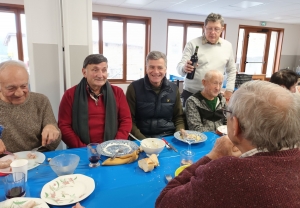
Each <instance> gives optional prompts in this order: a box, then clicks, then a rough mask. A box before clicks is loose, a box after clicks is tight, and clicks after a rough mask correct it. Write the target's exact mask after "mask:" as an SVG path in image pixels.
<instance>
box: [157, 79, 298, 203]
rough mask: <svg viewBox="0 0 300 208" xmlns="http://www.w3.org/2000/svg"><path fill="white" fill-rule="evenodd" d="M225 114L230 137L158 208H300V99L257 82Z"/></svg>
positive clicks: (166, 193)
mask: <svg viewBox="0 0 300 208" xmlns="http://www.w3.org/2000/svg"><path fill="white" fill-rule="evenodd" d="M224 113H225V114H226V117H227V122H228V123H227V129H228V137H227V136H224V137H221V138H220V139H218V140H217V141H216V143H215V146H214V148H213V149H212V151H211V152H210V153H209V154H207V155H206V156H204V157H203V158H202V159H200V160H199V161H197V162H196V163H195V164H193V165H191V166H190V167H188V168H186V169H185V170H184V171H183V172H182V173H181V174H180V175H179V176H177V177H176V178H174V179H173V180H172V181H171V182H169V183H168V185H167V186H166V187H165V188H164V189H163V190H162V192H161V194H160V196H159V197H158V199H157V201H156V207H157V208H159V207H163V208H167V207H188V208H192V207H300V150H299V148H298V147H299V144H300V128H299V126H300V119H299V115H300V96H298V95H297V96H295V95H293V94H292V93H290V92H289V91H287V90H286V89H284V88H282V87H280V86H278V85H275V84H273V83H270V82H265V81H251V82H247V83H245V84H243V85H242V86H241V87H240V88H239V89H238V90H237V91H236V92H235V93H234V94H233V96H232V97H231V99H230V101H229V105H228V108H227V109H225V110H224ZM239 150H240V151H239Z"/></svg>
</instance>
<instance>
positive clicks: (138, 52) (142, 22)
mask: <svg viewBox="0 0 300 208" xmlns="http://www.w3.org/2000/svg"><path fill="white" fill-rule="evenodd" d="M150 21H151V19H150V18H148V17H135V16H134V17H133V16H123V15H112V14H99V13H94V14H93V22H92V29H93V52H94V53H101V54H103V55H104V56H105V57H106V58H107V59H108V71H109V75H108V79H110V80H111V81H113V82H122V81H123V82H125V81H128V80H136V79H139V78H142V77H144V75H145V58H146V55H147V54H148V53H149V45H150Z"/></svg>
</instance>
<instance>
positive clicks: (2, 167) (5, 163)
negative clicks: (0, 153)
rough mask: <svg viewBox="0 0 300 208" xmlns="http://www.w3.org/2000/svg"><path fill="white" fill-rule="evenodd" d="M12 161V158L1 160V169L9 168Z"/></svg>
mask: <svg viewBox="0 0 300 208" xmlns="http://www.w3.org/2000/svg"><path fill="white" fill-rule="evenodd" d="M11 162H12V160H4V161H0V169H5V168H8V167H9V166H10V163H11Z"/></svg>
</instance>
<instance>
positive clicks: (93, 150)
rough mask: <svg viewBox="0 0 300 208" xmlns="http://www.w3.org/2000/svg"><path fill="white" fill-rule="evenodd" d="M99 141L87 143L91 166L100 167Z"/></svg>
mask: <svg viewBox="0 0 300 208" xmlns="http://www.w3.org/2000/svg"><path fill="white" fill-rule="evenodd" d="M98 145H99V143H90V144H88V145H87V153H88V157H89V161H90V164H89V166H90V167H91V168H94V167H98V166H99V165H100V163H99V160H100V156H101V155H100V154H99V153H98V151H97V146H98Z"/></svg>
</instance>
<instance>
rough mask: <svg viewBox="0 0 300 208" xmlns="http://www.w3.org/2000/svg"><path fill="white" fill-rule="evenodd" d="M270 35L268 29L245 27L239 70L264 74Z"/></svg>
mask: <svg viewBox="0 0 300 208" xmlns="http://www.w3.org/2000/svg"><path fill="white" fill-rule="evenodd" d="M269 39H270V35H269V30H268V29H262V30H255V29H245V32H244V42H243V44H244V46H243V54H245V55H243V56H242V60H241V71H243V72H245V73H246V74H265V73H266V68H267V60H268V52H269V44H268V43H269V42H270V40H269Z"/></svg>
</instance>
